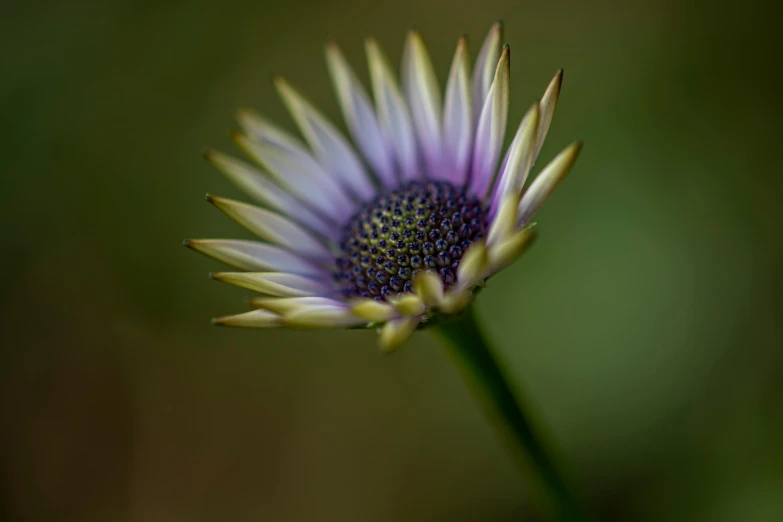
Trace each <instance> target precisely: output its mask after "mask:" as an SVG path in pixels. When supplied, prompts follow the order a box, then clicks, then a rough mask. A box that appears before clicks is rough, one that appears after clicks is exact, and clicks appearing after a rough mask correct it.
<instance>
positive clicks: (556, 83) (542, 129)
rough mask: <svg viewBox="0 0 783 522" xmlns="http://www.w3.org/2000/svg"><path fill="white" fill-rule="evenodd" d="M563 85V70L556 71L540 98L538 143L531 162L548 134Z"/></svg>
mask: <svg viewBox="0 0 783 522" xmlns="http://www.w3.org/2000/svg"><path fill="white" fill-rule="evenodd" d="M562 85H563V69H560V70H559V71H557V74H555V77H554V78H552V81H551V82H549V86H548V87H547V88H546V91H545V92H544V97H543V98H541V103H540V104H539V105H540V106H541V119H540V120H539V122H538V142H537V143H536V153H535V156H534V157H533V161H534V162H535V161H536V158H537V157H538V153H539V152H540V151H541V146H542V145H543V144H544V140H545V139H546V135H547V132H549V125H550V124H551V123H552V117H553V116H554V115H555V107H556V106H557V99H558V98H559V97H560V87H561V86H562Z"/></svg>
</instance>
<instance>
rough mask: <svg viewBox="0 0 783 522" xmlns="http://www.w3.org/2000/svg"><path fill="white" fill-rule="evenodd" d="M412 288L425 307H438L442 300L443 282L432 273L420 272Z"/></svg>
mask: <svg viewBox="0 0 783 522" xmlns="http://www.w3.org/2000/svg"><path fill="white" fill-rule="evenodd" d="M413 288H414V290H415V292H416V294H418V296H419V297H421V300H422V301H423V302H424V304H426V305H427V306H438V305H439V304H440V302H441V301H442V300H443V281H442V280H441V278H440V276H438V275H437V274H435V273H434V272H420V273H419V274H418V275H417V276H416V279H415V280H414V281H413Z"/></svg>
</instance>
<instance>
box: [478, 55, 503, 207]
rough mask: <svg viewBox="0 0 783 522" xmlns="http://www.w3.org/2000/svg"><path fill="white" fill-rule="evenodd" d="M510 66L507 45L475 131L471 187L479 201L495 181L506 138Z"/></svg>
mask: <svg viewBox="0 0 783 522" xmlns="http://www.w3.org/2000/svg"><path fill="white" fill-rule="evenodd" d="M510 65H511V62H510V54H509V48H508V46H506V47H504V48H503V54H501V55H500V61H499V62H498V66H497V69H496V70H495V79H494V81H493V82H492V86H490V88H489V92H488V93H487V98H486V101H485V102H484V107H483V108H482V109H481V116H480V117H479V124H478V128H477V129H476V139H475V144H474V146H473V163H472V168H471V173H470V186H471V188H472V189H473V193H474V194H476V196H478V197H479V198H483V197H484V196H485V195H486V193H487V190H488V189H489V187H490V186H491V184H492V181H493V180H494V177H495V169H496V168H497V164H498V158H499V156H500V148H501V147H502V146H503V138H504V137H505V135H506V120H507V118H508V89H509V75H510Z"/></svg>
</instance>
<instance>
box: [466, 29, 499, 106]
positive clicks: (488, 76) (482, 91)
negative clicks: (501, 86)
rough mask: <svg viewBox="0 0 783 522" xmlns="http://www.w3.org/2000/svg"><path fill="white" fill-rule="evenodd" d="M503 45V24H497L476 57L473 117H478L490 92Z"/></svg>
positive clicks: (490, 31)
mask: <svg viewBox="0 0 783 522" xmlns="http://www.w3.org/2000/svg"><path fill="white" fill-rule="evenodd" d="M502 43H503V22H496V23H495V25H493V26H492V28H491V29H490V30H489V33H488V34H487V37H486V38H485V39H484V43H483V44H482V45H481V50H480V51H479V54H478V56H477V57H476V64H475V67H474V69H473V89H472V91H473V115H474V116H475V117H478V115H479V114H480V113H481V107H482V105H484V100H485V99H486V97H487V93H488V92H489V86H490V85H491V84H492V78H493V77H494V76H495V68H496V67H497V64H498V60H500V54H501V44H502Z"/></svg>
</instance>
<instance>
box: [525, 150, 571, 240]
mask: <svg viewBox="0 0 783 522" xmlns="http://www.w3.org/2000/svg"><path fill="white" fill-rule="evenodd" d="M581 149H582V143H581V142H578V141H577V142H574V143H572V144H571V145H569V146H568V147H566V148H565V150H563V151H562V152H561V153H560V154H558V155H557V156H555V159H553V160H552V161H551V162H550V163H549V164H548V165H547V166H546V167H544V169H543V170H542V171H541V172H540V173H539V175H538V176H536V179H534V180H533V182H532V183H531V184H530V186H529V187H528V188H527V190H525V193H524V195H523V196H522V200H521V201H520V202H519V216H518V218H517V219H518V223H519V224H521V225H523V224H525V223H527V222H528V221H529V220H530V218H532V217H533V215H534V214H535V213H536V212H538V209H540V208H541V205H543V204H544V203H545V202H546V200H547V199H548V198H549V196H550V195H551V194H552V192H554V190H555V189H556V188H557V186H558V185H559V184H560V182H562V181H563V180H564V179H565V177H566V176H567V175H568V173H569V172H571V167H573V166H574V162H575V161H576V158H577V156H578V155H579V151H580V150H581Z"/></svg>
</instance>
